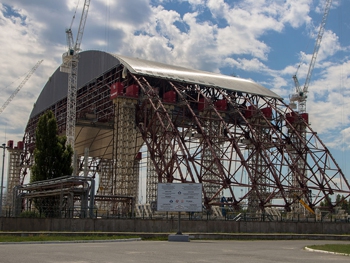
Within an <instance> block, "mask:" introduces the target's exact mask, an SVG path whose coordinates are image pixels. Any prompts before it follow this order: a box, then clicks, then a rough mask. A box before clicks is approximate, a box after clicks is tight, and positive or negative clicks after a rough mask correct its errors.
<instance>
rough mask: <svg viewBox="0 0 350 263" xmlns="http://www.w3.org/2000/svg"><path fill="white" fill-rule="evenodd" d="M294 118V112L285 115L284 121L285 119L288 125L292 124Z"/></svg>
mask: <svg viewBox="0 0 350 263" xmlns="http://www.w3.org/2000/svg"><path fill="white" fill-rule="evenodd" d="M296 117H297V115H296V113H295V112H291V113H287V115H286V119H287V121H289V122H290V123H294V122H295V119H296Z"/></svg>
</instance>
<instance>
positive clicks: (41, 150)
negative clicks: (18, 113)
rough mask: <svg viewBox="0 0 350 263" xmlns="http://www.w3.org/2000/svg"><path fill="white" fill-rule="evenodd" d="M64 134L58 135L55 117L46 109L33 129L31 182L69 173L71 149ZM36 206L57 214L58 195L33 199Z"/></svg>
mask: <svg viewBox="0 0 350 263" xmlns="http://www.w3.org/2000/svg"><path fill="white" fill-rule="evenodd" d="M66 140H67V138H66V136H59V135H58V129H57V122H56V118H55V116H54V114H53V112H52V111H48V112H46V113H45V114H43V115H42V116H41V117H40V118H39V122H38V125H37V128H36V131H35V150H34V164H33V166H32V168H31V175H32V176H31V182H37V181H42V180H48V179H54V178H57V177H61V176H65V175H71V174H72V172H73V168H72V166H71V160H72V156H73V149H72V147H71V146H70V145H68V146H66ZM34 203H35V206H36V208H37V209H38V210H39V212H40V213H41V214H44V215H45V216H47V217H55V216H57V215H58V212H59V211H58V208H59V196H51V197H42V198H36V199H35V200H34Z"/></svg>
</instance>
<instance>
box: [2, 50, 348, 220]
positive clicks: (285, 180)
mask: <svg viewBox="0 0 350 263" xmlns="http://www.w3.org/2000/svg"><path fill="white" fill-rule="evenodd" d="M79 56H80V58H79V67H78V76H79V77H78V83H77V87H78V90H77V97H76V124H75V144H74V150H75V153H76V158H75V162H74V163H75V173H74V174H73V179H69V178H68V179H67V178H62V181H52V182H44V186H41V185H31V184H29V185H27V184H24V182H25V179H26V178H27V177H28V176H29V175H30V173H29V169H30V166H31V165H32V163H33V151H34V148H35V129H36V125H37V122H38V120H39V117H40V116H41V115H42V114H43V113H45V112H46V111H47V110H52V111H53V112H54V114H55V116H56V119H57V124H58V129H59V133H60V134H65V132H66V119H67V118H66V116H67V92H68V91H67V82H68V76H67V74H65V73H63V72H61V71H60V69H59V68H58V69H57V70H56V71H55V73H54V74H53V75H52V76H51V77H50V78H49V80H48V82H47V83H46V85H45V87H44V88H43V90H42V92H41V94H40V96H39V97H38V100H37V102H36V103H35V105H34V108H33V110H32V112H31V114H30V118H29V120H28V123H27V126H26V129H25V134H24V137H23V142H19V143H18V144H17V146H15V145H8V146H9V180H8V186H7V189H8V190H7V198H6V202H7V203H6V207H7V209H9V208H11V207H12V209H13V210H15V207H17V208H16V209H17V210H19V211H23V209H26V207H28V206H30V202H29V200H30V199H31V198H34V197H36V196H48V195H54V194H55V193H53V189H60V187H61V189H65V192H64V191H58V192H59V194H60V195H61V196H62V198H63V199H64V200H65V202H64V204H63V203H62V209H63V208H65V209H66V208H67V207H71V208H73V207H74V206H75V204H76V203H79V204H80V207H81V209H82V210H83V209H90V213H86V215H87V216H88V215H90V216H91V217H93V216H94V215H95V214H99V215H103V214H108V215H109V216H113V215H115V216H127V215H130V214H134V215H136V216H137V215H140V213H141V211H140V207H141V206H140V205H141V204H140V203H142V206H143V207H148V208H147V211H146V212H147V213H152V212H155V211H154V210H152V209H150V208H152V205H153V204H154V202H156V200H157V184H158V183H160V182H163V183H164V182H168V183H202V185H203V191H202V192H203V193H202V198H203V209H204V210H206V211H212V212H213V213H218V215H220V216H223V210H222V208H225V211H240V210H242V209H245V211H248V212H250V213H252V214H258V213H262V212H264V213H271V214H272V215H276V214H278V213H280V211H284V212H286V213H288V214H289V215H290V216H293V215H295V214H298V215H305V214H307V213H309V212H308V211H309V210H310V209H311V211H318V210H320V209H321V208H324V209H325V210H332V209H333V210H334V208H335V207H336V206H337V205H338V204H337V203H336V202H335V197H336V196H337V195H338V194H339V195H341V196H344V198H349V196H350V185H349V183H348V181H347V179H346V176H345V175H344V174H343V172H342V171H341V169H340V168H339V166H338V164H337V163H336V161H335V160H334V158H333V156H332V155H331V153H330V151H329V150H328V149H327V148H326V146H325V145H324V144H323V143H322V141H321V139H320V138H319V137H318V135H317V133H316V131H314V130H313V129H312V128H311V127H310V125H309V120H308V114H307V113H302V114H299V113H298V112H295V111H293V110H292V109H291V108H290V107H289V105H288V104H287V103H286V102H285V101H284V100H283V99H282V98H281V97H280V96H279V95H277V94H275V93H274V92H272V91H270V90H269V89H267V88H265V87H263V86H261V85H259V84H257V83H254V82H253V81H250V80H245V79H241V78H236V77H231V76H225V75H220V74H214V73H210V72H204V71H199V70H194V69H188V68H184V67H179V66H173V65H166V64H163V63H159V62H154V61H147V60H143V59H138V58H132V57H125V56H119V55H114V54H109V53H106V52H102V51H85V52H81V53H80V54H79ZM143 176H144V177H146V180H142V182H140V178H141V177H143ZM79 177H85V178H86V180H81V179H79ZM74 178H75V179H74ZM92 179H96V180H98V181H97V182H96V190H93V191H92V190H91V189H95V188H94V187H95V182H92V181H94V180H92ZM18 185H20V187H18ZM45 187H46V188H45ZM140 187H141V188H144V189H145V193H144V194H145V199H143V200H142V202H140V200H141V198H140V192H141V191H142V189H140ZM45 189H46V190H45ZM69 189H73V190H69ZM77 189H80V191H76V190H77ZM82 189H85V190H82ZM94 192H96V194H94ZM16 198H17V199H16ZM63 199H62V200H63ZM87 202H89V204H88V203H87ZM24 204H26V205H24ZM92 209H94V213H92V212H91V210H92ZM65 211H66V210H65ZM225 213H226V212H225ZM71 216H73V215H71Z"/></svg>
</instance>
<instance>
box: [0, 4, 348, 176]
mask: <svg viewBox="0 0 350 263" xmlns="http://www.w3.org/2000/svg"><path fill="white" fill-rule="evenodd" d="M83 2H84V1H83V0H60V1H53V0H30V1H28V0H1V2H0V47H1V49H0V62H1V63H0V79H1V85H0V92H1V96H0V105H3V104H4V103H5V101H6V100H7V99H8V98H9V97H10V96H11V94H12V93H13V92H14V91H15V90H16V88H17V87H18V86H19V84H20V83H21V81H22V80H23V79H24V77H25V75H26V74H27V73H28V72H29V70H30V69H31V68H32V67H33V66H34V65H35V64H36V63H37V61H39V60H41V59H43V60H44V61H43V63H42V64H41V66H40V67H39V68H38V69H37V70H36V71H35V73H34V74H33V75H32V76H31V78H30V79H29V80H28V81H27V83H26V84H25V85H24V86H23V88H22V89H21V90H20V92H19V93H18V94H17V95H16V97H15V98H14V99H13V100H12V101H11V103H10V104H9V105H8V106H7V107H6V109H5V110H4V111H3V112H2V113H1V114H0V138H1V139H0V144H2V143H5V142H7V141H8V140H14V141H15V142H17V141H21V140H22V139H23V134H24V129H25V127H26V124H27V121H28V119H29V115H30V112H31V110H32V107H33V104H34V103H35V101H36V99H37V98H38V96H39V94H40V92H41V90H42V88H43V87H44V86H45V83H46V82H47V81H48V79H49V77H50V76H51V75H52V74H53V73H54V71H55V70H56V69H57V68H58V67H59V65H60V64H61V56H62V53H64V52H66V49H67V47H66V36H65V30H66V29H67V28H69V27H70V25H71V23H72V18H73V16H74V13H75V10H76V8H77V7H78V8H77V12H76V18H75V20H74V21H73V24H72V30H73V34H74V33H75V35H76V32H77V28H78V26H79V20H80V15H81V11H82V6H83ZM325 2H326V1H325V0H188V1H184V0H91V5H90V9H89V13H88V17H87V21H86V26H85V31H84V36H83V40H82V45H81V48H82V50H101V51H106V52H110V53H115V54H119V55H124V56H131V57H139V58H144V59H148V60H153V61H159V62H165V63H168V64H172V65H180V66H185V67H190V68H195V69H200V70H205V71H210V72H217V73H222V74H226V75H234V76H238V77H241V78H245V79H251V80H253V81H255V82H257V83H259V84H261V85H263V86H264V87H266V88H268V89H271V90H273V91H274V92H276V93H277V94H279V95H280V96H281V97H283V98H284V99H285V100H286V101H287V102H288V101H289V95H290V94H292V93H294V91H295V87H294V82H293V79H292V76H293V75H294V74H297V77H298V79H299V82H300V83H301V84H304V83H305V77H306V74H307V71H308V68H309V64H310V61H311V57H312V53H313V49H314V45H315V41H316V37H317V33H318V28H319V25H320V23H321V20H322V16H323V12H324V5H325ZM349 11H350V1H349V0H333V3H332V7H331V10H330V12H329V16H328V20H327V23H326V26H325V32H324V35H323V39H322V43H321V47H320V50H319V53H318V57H317V61H316V64H315V69H314V71H313V74H312V77H311V82H310V86H309V90H308V91H309V93H308V100H307V106H306V108H307V112H308V113H309V119H310V123H311V127H312V129H313V130H315V131H316V132H317V133H318V135H319V137H320V138H321V140H322V141H323V142H324V144H325V145H326V146H327V147H328V148H329V149H330V152H331V154H332V155H333V156H334V157H335V159H336V161H337V163H338V164H339V165H340V167H341V169H342V170H343V172H344V173H345V174H346V175H347V174H350V164H348V161H349V158H350V108H349V106H348V105H350V81H349V78H350V34H349V31H350V16H349ZM0 167H1V164H0ZM347 177H348V178H350V176H349V175H347Z"/></svg>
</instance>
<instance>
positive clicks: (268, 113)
mask: <svg viewBox="0 0 350 263" xmlns="http://www.w3.org/2000/svg"><path fill="white" fill-rule="evenodd" d="M261 112H262V113H263V114H264V116H265V117H266V118H267V119H271V118H272V108H270V107H266V108H263V109H261Z"/></svg>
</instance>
